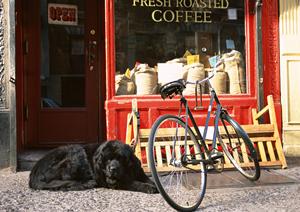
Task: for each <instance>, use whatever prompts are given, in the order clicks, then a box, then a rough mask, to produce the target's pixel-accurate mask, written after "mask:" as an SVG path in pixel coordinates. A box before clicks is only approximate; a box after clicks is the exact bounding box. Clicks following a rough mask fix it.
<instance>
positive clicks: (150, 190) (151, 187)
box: [147, 185, 159, 194]
mask: <svg viewBox="0 0 300 212" xmlns="http://www.w3.org/2000/svg"><path fill="white" fill-rule="evenodd" d="M147 193H148V194H157V193H159V191H158V190H157V188H156V186H155V185H149V186H148V188H147Z"/></svg>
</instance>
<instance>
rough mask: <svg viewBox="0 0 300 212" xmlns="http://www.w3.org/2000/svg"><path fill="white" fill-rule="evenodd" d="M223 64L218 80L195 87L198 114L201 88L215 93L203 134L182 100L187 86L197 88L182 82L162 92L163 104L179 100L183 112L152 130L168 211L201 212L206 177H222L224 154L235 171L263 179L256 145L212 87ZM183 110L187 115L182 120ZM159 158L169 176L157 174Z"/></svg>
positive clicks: (153, 164)
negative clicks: (166, 145) (215, 173)
mask: <svg viewBox="0 0 300 212" xmlns="http://www.w3.org/2000/svg"><path fill="white" fill-rule="evenodd" d="M223 62H224V61H223V60H220V61H219V62H218V63H217V64H216V65H215V67H214V71H213V74H211V75H209V76H208V77H206V78H205V79H203V80H200V81H196V82H195V92H196V95H195V96H196V107H198V108H196V109H199V107H201V106H202V91H201V90H200V101H201V102H200V103H201V104H200V106H198V100H197V98H198V95H197V90H198V85H199V86H200V88H201V86H202V85H203V84H204V83H207V84H208V87H209V90H210V103H209V107H208V111H207V116H206V121H205V122H206V123H205V126H204V132H203V134H202V133H200V130H199V128H198V126H197V124H196V121H195V119H194V117H193V114H192V112H191V110H190V108H189V106H188V101H187V99H186V98H185V97H184V96H183V94H182V92H183V90H184V89H185V86H186V84H187V83H193V82H186V81H184V80H183V79H180V80H177V81H173V82H170V83H167V84H165V85H163V86H162V87H161V88H160V94H161V97H162V98H163V99H165V98H167V97H168V98H173V97H174V96H176V95H180V108H179V114H178V115H177V116H176V115H170V114H166V115H162V116H160V117H159V118H158V119H157V120H156V121H155V123H154V124H153V126H152V128H151V133H150V136H149V139H148V155H149V165H150V170H151V172H152V176H153V179H154V181H155V184H156V186H157V188H158V190H159V192H160V193H161V195H162V196H163V198H164V199H165V200H166V201H167V203H168V204H169V205H171V206H172V207H173V208H174V209H176V210H179V211H193V210H196V209H197V208H198V207H199V206H200V204H201V202H202V200H203V198H204V195H205V190H206V181H207V171H208V170H209V168H210V167H213V168H215V169H216V170H217V171H219V172H221V171H223V168H224V154H223V152H224V153H225V155H226V156H227V158H228V159H229V161H230V162H231V163H232V165H233V167H235V168H236V169H237V170H238V171H239V172H240V173H241V174H242V175H243V176H245V177H246V178H248V179H249V180H251V181H255V180H257V179H259V177H260V166H259V162H258V157H257V152H256V150H255V148H254V145H253V143H252V142H251V140H250V138H249V136H248V135H247V133H246V132H245V131H244V130H243V129H242V128H241V126H240V125H239V124H238V123H237V122H236V121H235V120H233V119H232V118H231V117H230V115H229V114H228V112H227V111H226V110H225V109H224V108H223V107H222V105H221V103H220V101H219V99H218V96H217V94H216V92H215V90H214V88H213V87H212V85H211V83H210V81H209V80H210V79H211V78H212V77H213V76H214V74H215V73H216V68H217V67H218V66H219V65H221V64H222V63H223ZM214 102H215V103H216V107H215V111H214V112H215V118H214V127H213V129H214V131H213V138H212V145H211V148H209V147H208V146H207V145H206V136H207V133H208V129H209V126H208V125H209V121H210V119H211V118H210V116H211V114H212V112H213V110H212V109H213V105H214ZM184 108H185V115H182V114H181V113H182V111H183V109H184ZM189 120H190V122H191V124H192V127H191V126H190V124H189V123H190V122H189ZM219 126H221V127H220V129H221V128H222V129H223V130H222V132H221V131H220V130H219ZM160 133H167V137H164V138H163V139H162V138H161V137H160V136H159V134H160ZM217 138H218V143H217ZM165 142H172V145H171V147H170V148H163V144H164V143H165ZM155 146H161V147H160V151H161V152H160V153H157V150H156V149H155ZM220 149H222V150H223V152H222V151H220ZM168 151H169V152H168ZM158 154H159V155H160V157H162V158H163V160H164V164H166V167H167V168H168V169H169V170H167V171H158V169H159V167H158V163H161V162H158V160H157V155H158ZM241 164H243V165H241ZM160 165H161V164H160Z"/></svg>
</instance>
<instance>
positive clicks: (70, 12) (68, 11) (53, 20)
mask: <svg viewBox="0 0 300 212" xmlns="http://www.w3.org/2000/svg"><path fill="white" fill-rule="evenodd" d="M48 23H49V24H59V25H77V23H78V8H77V5H68V4H48Z"/></svg>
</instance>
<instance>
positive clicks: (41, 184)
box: [29, 140, 158, 193]
mask: <svg viewBox="0 0 300 212" xmlns="http://www.w3.org/2000/svg"><path fill="white" fill-rule="evenodd" d="M29 187H30V188H33V189H41V190H62V191H70V190H84V189H90V188H95V187H105V188H111V189H122V190H130V191H140V192H144V193H157V192H158V191H157V189H156V186H155V184H154V183H153V182H152V181H151V180H150V179H149V178H148V177H147V176H146V174H145V173H144V170H143V169H142V168H141V162H140V161H139V159H138V158H137V157H136V156H135V155H134V153H133V150H132V149H131V147H130V146H129V145H126V144H124V143H122V142H120V141H117V140H114V141H106V142H104V143H102V144H90V145H69V146H62V147H58V148H56V149H53V150H51V151H50V152H49V153H48V154H47V155H45V156H44V157H43V158H42V159H41V160H39V161H38V162H37V163H36V165H35V166H34V167H33V169H32V170H31V173H30V179H29Z"/></svg>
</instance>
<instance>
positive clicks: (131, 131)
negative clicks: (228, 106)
mask: <svg viewBox="0 0 300 212" xmlns="http://www.w3.org/2000/svg"><path fill="white" fill-rule="evenodd" d="M136 112H137V102H136V101H133V112H132V113H131V114H128V122H127V133H126V143H127V144H132V143H133V142H134V141H137V142H136V148H135V154H136V155H137V157H138V158H139V159H140V160H141V162H142V166H143V168H144V170H145V171H146V172H148V171H149V166H148V159H147V158H148V155H147V154H148V138H149V135H150V131H151V129H139V127H138V120H137V117H136V115H135V114H136ZM267 112H268V114H269V118H270V123H268V124H259V122H258V119H259V118H260V117H262V116H263V115H264V114H265V113H267ZM252 117H253V124H251V125H242V128H243V129H244V130H245V131H246V132H247V133H248V135H249V137H250V139H251V140H252V142H253V143H254V146H255V147H256V149H257V150H258V157H259V163H260V166H262V167H274V166H276V167H281V168H286V167H287V163H286V159H285V156H284V153H283V149H282V143H281V140H280V134H279V132H278V126H277V122H276V116H275V109H274V101H273V97H272V96H268V105H267V106H266V107H264V108H263V109H262V110H261V111H260V112H257V111H256V109H252ZM172 131H174V128H164V129H163V131H161V132H160V133H158V134H157V137H161V138H162V139H163V138H164V137H167V136H168V134H170V132H172ZM219 131H220V134H221V135H222V134H224V133H225V132H224V129H223V127H220V128H219ZM229 132H233V129H229ZM180 133H181V135H184V130H182V131H180V132H179V134H180ZM188 142H189V147H190V149H192V148H193V142H192V141H188ZM225 142H226V140H225ZM206 143H207V145H211V143H212V142H211V141H210V140H207V141H206ZM171 145H172V142H159V144H157V145H156V146H155V151H156V157H157V160H158V161H157V162H158V166H159V170H161V171H166V170H168V169H169V167H168V161H169V159H170V157H171V153H170V152H171V151H170V146H171ZM193 149H196V148H193ZM178 151H179V150H178ZM188 151H189V150H188ZM191 151H192V150H191ZM244 158H246V157H244ZM235 159H236V160H239V158H238V157H237V156H235ZM246 161H247V160H243V162H241V161H240V163H241V165H243V163H246ZM232 167H233V166H232V164H231V163H230V161H229V159H228V158H227V157H226V156H225V164H224V168H232Z"/></svg>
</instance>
